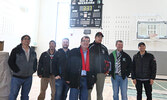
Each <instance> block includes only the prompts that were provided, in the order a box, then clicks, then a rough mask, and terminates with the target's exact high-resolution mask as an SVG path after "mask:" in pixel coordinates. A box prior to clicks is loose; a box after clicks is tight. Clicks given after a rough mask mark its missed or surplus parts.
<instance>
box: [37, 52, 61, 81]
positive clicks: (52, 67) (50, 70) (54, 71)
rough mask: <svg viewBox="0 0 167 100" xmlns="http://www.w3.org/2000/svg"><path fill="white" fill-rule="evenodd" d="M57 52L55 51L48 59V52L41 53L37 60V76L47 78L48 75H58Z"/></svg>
mask: <svg viewBox="0 0 167 100" xmlns="http://www.w3.org/2000/svg"><path fill="white" fill-rule="evenodd" d="M57 55H58V53H57V51H56V50H55V52H54V54H53V57H50V53H49V50H48V51H46V52H43V53H42V54H41V56H40V59H39V65H38V71H37V73H38V76H39V75H42V77H45V78H49V77H50V75H55V76H57V75H58V71H59V69H58V66H57V64H58V58H57Z"/></svg>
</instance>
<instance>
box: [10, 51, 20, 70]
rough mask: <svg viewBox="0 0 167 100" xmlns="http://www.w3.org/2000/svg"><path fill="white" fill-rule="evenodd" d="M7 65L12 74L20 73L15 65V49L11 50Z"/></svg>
mask: <svg viewBox="0 0 167 100" xmlns="http://www.w3.org/2000/svg"><path fill="white" fill-rule="evenodd" d="M8 64H9V67H10V68H11V70H12V71H13V72H16V73H17V72H19V71H20V69H19V67H18V66H17V65H16V50H15V49H13V50H12V52H11V54H10V56H9V60H8Z"/></svg>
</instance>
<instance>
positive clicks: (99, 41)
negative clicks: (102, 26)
mask: <svg viewBox="0 0 167 100" xmlns="http://www.w3.org/2000/svg"><path fill="white" fill-rule="evenodd" d="M102 39H103V37H102V36H101V35H99V36H96V37H95V42H96V43H101V42H102Z"/></svg>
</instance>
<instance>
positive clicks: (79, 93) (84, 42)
mask: <svg viewBox="0 0 167 100" xmlns="http://www.w3.org/2000/svg"><path fill="white" fill-rule="evenodd" d="M89 42H90V38H89V37H88V36H84V37H82V38H81V46H80V47H79V48H74V49H72V50H71V51H70V53H69V58H68V69H67V72H66V78H65V79H66V81H67V83H69V86H70V88H71V89H70V96H69V100H78V98H80V100H88V84H89V82H87V80H88V77H87V74H88V73H89V71H90V64H89V61H90V60H89V49H88V46H89Z"/></svg>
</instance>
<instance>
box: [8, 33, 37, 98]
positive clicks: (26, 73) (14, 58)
mask: <svg viewBox="0 0 167 100" xmlns="http://www.w3.org/2000/svg"><path fill="white" fill-rule="evenodd" d="M30 40H31V38H30V36H29V35H24V36H22V38H21V44H20V45H18V46H17V47H15V48H14V49H13V50H12V52H11V54H10V57H9V60H8V63H9V66H10V68H11V70H12V75H13V76H12V80H11V89H10V95H9V100H16V98H17V96H18V93H19V90H20V88H21V100H29V92H30V89H31V85H32V74H33V73H34V72H36V69H37V58H36V53H35V51H34V50H33V49H32V48H30V46H29V44H30Z"/></svg>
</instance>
